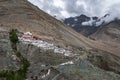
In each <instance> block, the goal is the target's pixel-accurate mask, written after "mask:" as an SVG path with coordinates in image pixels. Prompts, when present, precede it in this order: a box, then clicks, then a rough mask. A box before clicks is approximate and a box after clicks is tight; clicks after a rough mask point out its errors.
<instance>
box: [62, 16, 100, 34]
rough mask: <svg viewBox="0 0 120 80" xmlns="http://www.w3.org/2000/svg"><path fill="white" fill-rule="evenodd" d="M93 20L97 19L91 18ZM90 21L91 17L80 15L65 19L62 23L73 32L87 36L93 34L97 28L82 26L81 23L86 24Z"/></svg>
mask: <svg viewBox="0 0 120 80" xmlns="http://www.w3.org/2000/svg"><path fill="white" fill-rule="evenodd" d="M92 19H93V20H97V19H98V17H92ZM90 20H91V17H87V16H85V15H83V14H82V15H80V16H77V17H71V18H66V19H65V20H64V23H65V24H67V25H69V26H70V27H72V28H73V29H74V30H75V31H77V32H79V33H81V34H83V35H84V36H89V35H91V34H92V33H94V32H95V31H96V30H97V29H98V28H99V27H96V26H95V25H82V23H83V22H88V21H90Z"/></svg>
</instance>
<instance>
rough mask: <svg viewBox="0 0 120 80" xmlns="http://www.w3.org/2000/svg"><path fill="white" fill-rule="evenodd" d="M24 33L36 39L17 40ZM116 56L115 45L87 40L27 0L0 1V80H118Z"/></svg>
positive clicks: (119, 66)
mask: <svg viewBox="0 0 120 80" xmlns="http://www.w3.org/2000/svg"><path fill="white" fill-rule="evenodd" d="M11 29H15V32H16V33H17V35H18V37H19V42H18V43H16V45H12V43H11V41H10V38H9V36H10V34H9V32H10V30H11ZM28 31H29V32H31V33H32V34H33V36H35V39H37V38H39V40H33V39H32V40H31V39H23V40H21V39H20V38H22V36H23V35H24V33H25V32H28ZM36 37H37V38H36ZM51 44H53V45H52V46H51V47H50V48H49V46H50V45H51ZM48 45H49V46H48ZM46 48H47V49H46ZM56 49H57V50H58V51H56ZM69 51H70V53H71V54H72V56H70V55H68V56H65V53H68V52H69ZM59 53H61V54H59ZM119 53H120V46H119V45H116V47H114V45H111V46H110V45H109V44H105V43H103V42H100V41H94V40H90V39H88V38H86V37H84V36H82V35H80V34H79V33H77V32H76V31H74V30H73V29H71V28H69V27H68V26H67V25H65V24H63V23H62V22H60V21H58V20H56V19H54V18H53V17H51V16H50V15H48V14H46V13H45V12H43V11H42V10H40V9H38V8H37V7H35V6H34V5H32V4H31V3H29V2H28V1H27V0H0V63H1V65H0V80H5V79H8V80H9V78H8V77H10V76H12V80H23V78H24V79H26V80H94V79H95V80H119V79H120V59H119V57H120V54H119ZM28 62H29V64H30V65H29V66H26V65H27V64H28ZM4 71H5V73H4ZM23 72H24V73H23ZM8 73H9V74H8ZM15 73H16V74H15ZM22 73H23V74H22ZM5 74H7V75H5ZM11 74H12V75H11ZM20 75H21V76H22V78H20V77H19V76H20Z"/></svg>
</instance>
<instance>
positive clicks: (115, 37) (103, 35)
mask: <svg viewBox="0 0 120 80" xmlns="http://www.w3.org/2000/svg"><path fill="white" fill-rule="evenodd" d="M91 36H92V37H94V38H95V39H96V40H103V41H107V42H113V43H120V20H115V21H112V22H110V23H108V24H106V25H104V26H102V27H101V29H99V30H98V31H97V32H95V33H94V34H93V35H91Z"/></svg>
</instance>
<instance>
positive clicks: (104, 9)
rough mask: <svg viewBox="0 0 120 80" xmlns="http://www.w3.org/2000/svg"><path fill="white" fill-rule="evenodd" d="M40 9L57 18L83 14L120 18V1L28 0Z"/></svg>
mask: <svg viewBox="0 0 120 80" xmlns="http://www.w3.org/2000/svg"><path fill="white" fill-rule="evenodd" d="M28 1H30V2H31V3H33V4H35V5H37V6H38V7H39V8H40V9H42V10H44V11H45V12H47V13H49V14H50V15H52V16H53V15H56V16H57V18H59V19H61V18H67V17H72V16H77V15H80V14H85V15H87V16H98V17H101V16H104V15H105V14H108V13H109V14H111V18H112V19H113V18H115V17H118V16H120V0H28Z"/></svg>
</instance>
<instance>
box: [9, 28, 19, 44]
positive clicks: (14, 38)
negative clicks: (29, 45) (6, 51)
mask: <svg viewBox="0 0 120 80" xmlns="http://www.w3.org/2000/svg"><path fill="white" fill-rule="evenodd" d="M9 34H10V41H11V42H12V43H14V44H16V43H17V42H18V40H19V39H18V36H17V34H16V30H14V29H12V30H11V31H10V33H9Z"/></svg>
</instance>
